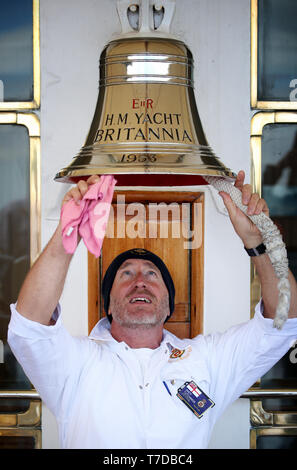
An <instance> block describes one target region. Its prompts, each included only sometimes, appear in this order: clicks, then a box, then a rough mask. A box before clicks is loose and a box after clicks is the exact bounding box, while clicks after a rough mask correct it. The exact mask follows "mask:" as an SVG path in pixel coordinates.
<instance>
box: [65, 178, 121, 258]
mask: <svg viewBox="0 0 297 470" xmlns="http://www.w3.org/2000/svg"><path fill="white" fill-rule="evenodd" d="M115 184H116V180H115V178H114V177H113V176H111V175H103V176H101V177H100V181H99V182H98V183H95V184H92V185H91V186H90V188H89V190H88V191H87V193H86V194H85V195H84V197H83V199H82V200H81V201H80V204H79V205H78V204H76V203H75V202H74V200H73V199H71V200H70V201H68V202H66V203H65V204H64V205H63V206H62V209H61V221H62V241H63V246H64V248H65V251H66V252H67V253H74V251H75V249H76V247H77V238H78V237H77V236H78V233H79V234H80V236H81V237H82V239H83V241H84V243H85V245H86V247H87V249H88V250H89V251H90V252H91V253H93V255H95V256H96V258H98V256H100V253H101V247H102V243H103V239H104V235H105V231H106V227H107V222H108V217H109V212H110V205H111V201H112V196H113V192H114V186H115Z"/></svg>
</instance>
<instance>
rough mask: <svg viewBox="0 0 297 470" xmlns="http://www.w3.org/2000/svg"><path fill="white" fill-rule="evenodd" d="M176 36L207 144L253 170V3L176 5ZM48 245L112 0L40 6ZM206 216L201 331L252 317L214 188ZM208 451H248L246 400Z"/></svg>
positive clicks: (82, 282)
mask: <svg viewBox="0 0 297 470" xmlns="http://www.w3.org/2000/svg"><path fill="white" fill-rule="evenodd" d="M176 4H177V5H176V14H175V18H174V22H173V32H174V33H175V34H176V35H178V36H179V38H180V39H182V40H183V41H184V42H186V44H187V45H188V46H189V47H190V49H191V50H192V53H193V55H194V59H195V94H196V101H197V105H198V109H199V113H200V117H201V119H202V122H203V125H204V130H205V131H206V135H207V137H208V140H209V143H210V144H211V145H212V147H213V149H214V151H215V152H216V153H217V154H218V155H219V156H220V157H221V159H222V161H223V162H224V163H225V164H226V165H227V166H229V167H230V168H232V169H233V170H234V171H236V172H237V171H238V170H240V169H244V170H245V171H246V174H247V177H248V176H249V169H250V149H249V134H250V118H251V111H250V106H249V93H250V88H249V86H250V52H249V50H250V49H249V48H250V1H249V0H240V1H238V0H177V1H176ZM40 15H41V18H40V20H41V21H40V30H41V84H42V89H41V149H42V246H44V245H45V244H46V243H47V241H48V240H49V238H50V236H51V234H52V233H53V231H54V229H55V227H56V224H57V221H58V217H59V208H60V201H61V199H62V195H63V194H64V193H65V192H66V190H67V185H63V184H60V183H56V182H54V181H53V178H54V175H55V173H56V172H57V171H58V170H60V169H61V168H62V167H63V166H65V165H66V164H68V163H70V161H71V159H72V158H73V156H74V155H75V154H76V153H77V151H78V150H79V148H80V147H81V146H82V144H83V143H84V140H85V137H86V134H87V132H88V129H89V125H90V122H91V119H92V117H93V112H94V108H95V104H96V100H97V94H98V63H99V55H100V52H101V50H102V48H103V47H104V45H105V44H106V43H107V42H108V41H109V40H110V39H111V37H112V35H113V34H114V33H119V32H120V23H119V20H118V17H117V13H116V0H71V2H70V1H69V0H40ZM200 189H202V190H203V191H205V192H206V211H205V222H206V223H205V319H204V327H205V331H204V332H205V333H209V332H212V331H223V330H225V329H226V328H227V327H229V326H231V325H233V324H236V323H239V322H242V321H245V320H248V318H249V300H250V299H249V292H250V284H249V266H250V265H249V259H248V257H247V256H246V255H245V253H244V251H243V249H242V244H241V242H240V241H239V240H238V239H237V237H236V235H235V234H234V232H233V229H232V227H231V224H230V222H229V219H228V218H227V217H226V216H225V215H223V214H222V213H221V212H218V210H217V208H218V207H219V208H220V210H222V207H223V206H222V202H221V201H220V198H219V196H217V195H216V194H215V193H214V192H211V191H210V190H209V189H208V188H206V187H205V186H204V187H201V188H200ZM61 303H62V307H63V317H64V323H65V325H66V327H67V328H68V330H69V331H70V333H71V334H74V335H81V334H87V252H86V249H85V248H84V246H83V245H81V246H80V247H79V249H78V251H77V253H76V255H75V257H74V259H73V261H72V265H71V268H70V271H69V275H68V278H67V281H66V286H65V290H64V293H63V297H62V300H61ZM43 447H44V448H58V447H59V443H58V436H57V426H56V423H55V419H54V418H53V416H52V415H51V413H50V412H49V410H47V409H46V407H45V406H44V407H43ZM210 447H211V448H248V447H249V403H248V401H247V400H243V399H241V400H238V401H237V402H236V403H235V404H234V405H232V406H231V407H230V408H229V409H228V410H227V411H226V413H225V414H224V415H223V416H222V417H221V419H220V421H219V422H218V424H217V426H216V428H215V431H214V434H213V437H212V440H211V444H210Z"/></svg>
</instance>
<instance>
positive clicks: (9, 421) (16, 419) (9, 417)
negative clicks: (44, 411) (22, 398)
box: [0, 401, 41, 429]
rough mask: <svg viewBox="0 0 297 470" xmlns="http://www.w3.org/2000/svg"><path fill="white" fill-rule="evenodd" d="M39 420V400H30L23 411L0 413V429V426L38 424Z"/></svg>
mask: <svg viewBox="0 0 297 470" xmlns="http://www.w3.org/2000/svg"><path fill="white" fill-rule="evenodd" d="M40 422H41V401H31V403H30V406H29V408H28V410H27V411H25V412H24V413H14V414H12V413H7V414H6V413H5V414H4V413H3V414H0V429H1V427H2V426H38V425H40Z"/></svg>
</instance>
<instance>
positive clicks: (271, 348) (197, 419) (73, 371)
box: [8, 172, 297, 449]
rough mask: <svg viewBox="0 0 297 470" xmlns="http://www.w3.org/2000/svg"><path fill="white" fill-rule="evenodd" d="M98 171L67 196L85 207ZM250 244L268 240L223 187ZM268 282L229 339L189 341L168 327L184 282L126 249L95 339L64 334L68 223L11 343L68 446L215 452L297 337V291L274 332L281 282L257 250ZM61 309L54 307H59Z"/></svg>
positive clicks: (30, 290) (30, 287)
mask: <svg viewBox="0 0 297 470" xmlns="http://www.w3.org/2000/svg"><path fill="white" fill-rule="evenodd" d="M96 181H98V177H97V176H92V177H91V178H89V179H88V180H87V182H84V181H80V182H79V183H78V184H77V186H76V187H74V188H72V189H71V190H70V191H69V192H68V193H67V195H66V196H65V198H64V201H63V203H65V202H67V201H68V200H70V199H71V198H73V199H74V200H75V201H76V202H77V203H79V201H80V199H81V198H82V197H83V195H84V194H85V193H86V191H87V190H88V188H89V185H90V184H93V183H95V182H96ZM235 185H236V186H237V187H238V188H239V189H240V190H241V191H242V200H243V203H244V204H245V205H247V207H248V213H249V214H258V213H260V212H261V211H262V210H263V211H264V212H265V213H266V214H268V208H267V205H266V203H265V201H264V200H263V199H260V197H259V196H258V195H257V194H252V190H251V186H250V185H246V184H244V173H243V172H239V174H238V177H237V179H236V182H235ZM221 196H222V198H223V200H224V203H225V205H226V207H227V209H228V212H229V215H230V219H231V222H232V224H233V226H234V229H235V231H236V233H237V234H238V235H239V237H240V238H241V240H242V241H243V244H244V246H245V247H246V248H248V249H251V248H255V247H257V246H258V245H259V244H261V241H262V239H261V235H260V232H259V231H258V229H257V228H256V227H255V225H254V224H253V223H252V222H251V221H250V219H248V217H246V216H245V215H244V214H243V213H242V212H241V211H240V210H239V209H238V208H236V207H235V205H234V204H233V203H232V201H231V199H230V197H229V196H228V195H227V194H225V193H221ZM253 259H254V263H255V266H256V268H257V272H258V275H259V278H260V282H261V287H262V296H263V297H262V301H261V303H260V304H259V305H258V306H257V308H256V312H255V316H254V318H253V319H252V320H250V321H249V322H247V323H245V324H241V325H238V326H235V327H233V328H230V329H229V330H227V331H226V332H225V333H224V334H212V335H208V336H202V335H199V336H197V337H196V338H194V339H191V340H190V339H186V340H181V339H178V338H177V337H175V336H174V335H172V334H171V333H169V332H168V331H166V330H165V329H163V323H164V322H165V321H166V319H167V318H168V317H169V316H170V315H171V313H172V312H173V309H174V284H173V281H172V278H171V275H170V273H169V272H168V270H167V268H166V266H165V264H164V263H163V261H162V260H161V259H160V258H159V257H157V256H156V255H154V254H153V253H150V252H147V251H142V250H137V249H136V250H131V251H128V252H124V253H122V254H121V255H119V256H118V257H117V258H116V259H115V260H114V261H113V262H112V263H111V265H110V267H109V268H108V270H107V272H106V275H105V278H104V281H103V299H104V307H105V310H106V313H107V314H108V317H107V318H105V319H102V320H100V321H99V323H98V324H97V325H96V326H95V328H94V329H93V331H92V333H91V335H90V337H89V338H73V337H71V336H70V335H69V334H68V333H67V331H66V330H65V329H64V327H63V325H62V322H61V317H60V307H59V306H58V307H57V308H56V306H57V304H58V301H59V298H60V296H61V293H62V290H63V285H64V281H65V277H66V274H67V271H68V267H69V263H70V260H71V255H69V254H67V253H65V251H64V248H63V246H62V241H61V224H59V226H58V228H57V230H56V232H55V234H54V235H53V237H52V239H51V240H50V242H49V244H48V245H47V247H46V248H45V250H44V251H43V253H42V254H41V256H40V257H39V259H38V260H37V262H36V263H35V264H34V266H33V267H32V269H31V271H30V272H29V273H28V275H27V278H26V279H25V282H24V284H23V287H22V289H21V291H20V294H19V298H18V301H17V305H16V307H15V306H12V317H11V321H10V325H9V334H8V340H9V344H10V347H11V348H12V350H13V352H14V354H15V356H16V357H17V359H18V360H19V362H20V363H21V364H22V366H23V368H24V370H25V372H26V373H27V375H28V377H29V378H30V380H31V381H32V383H33V384H34V386H35V387H36V389H37V390H38V391H39V393H40V395H41V397H42V399H43V400H44V402H45V403H46V404H47V406H48V407H49V408H50V409H51V410H52V412H53V413H54V414H55V416H56V418H57V421H58V424H59V432H60V441H61V446H62V447H63V448H163V449H164V448H165V449H166V448H205V447H207V444H208V441H209V438H210V435H211V431H212V428H213V426H214V423H215V421H216V420H217V419H218V417H219V416H220V415H221V414H222V412H223V411H224V410H225V408H226V407H227V406H228V405H229V404H230V403H232V402H233V401H234V400H236V399H237V398H238V397H239V396H240V395H241V394H242V393H243V392H244V391H246V390H247V389H248V388H249V387H250V386H251V385H252V384H253V383H254V382H255V381H256V380H257V379H258V378H259V377H260V376H261V375H263V374H264V373H265V372H266V371H267V370H269V369H270V368H271V367H272V366H273V365H274V364H275V363H276V362H277V361H278V360H279V359H280V358H281V357H282V356H283V355H284V354H285V353H286V352H287V351H288V350H289V348H290V346H291V345H292V344H293V342H294V341H295V339H296V337H297V320H296V316H297V300H296V299H297V289H296V282H295V279H294V278H293V276H292V274H291V273H290V275H289V279H290V284H291V292H292V295H291V306H290V312H289V318H290V319H289V320H288V321H287V322H286V324H285V325H284V327H283V329H282V330H280V331H279V330H276V329H275V328H273V327H272V318H273V316H274V312H275V309H276V305H277V300H278V294H277V279H276V277H275V274H274V270H273V267H272V265H271V263H270V260H269V258H268V256H267V254H266V253H263V254H261V255H259V256H257V257H254V258H253ZM53 312H54V314H53Z"/></svg>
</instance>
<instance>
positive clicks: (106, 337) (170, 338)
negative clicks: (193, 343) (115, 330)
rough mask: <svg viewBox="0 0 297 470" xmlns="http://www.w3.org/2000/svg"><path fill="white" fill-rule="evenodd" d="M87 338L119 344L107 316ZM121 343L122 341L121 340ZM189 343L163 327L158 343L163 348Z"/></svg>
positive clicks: (181, 346)
mask: <svg viewBox="0 0 297 470" xmlns="http://www.w3.org/2000/svg"><path fill="white" fill-rule="evenodd" d="M89 338H90V339H92V340H94V341H100V342H106V343H113V345H116V344H121V343H119V342H118V341H117V340H115V339H114V338H113V336H112V335H111V333H110V323H109V320H108V318H107V317H104V318H101V320H99V321H98V323H96V325H95V326H94V328H93V329H92V331H91V333H90V335H89ZM122 343H123V342H122ZM189 344H190V341H188V340H186V339H185V340H181V339H179V338H177V337H176V336H175V335H173V334H172V333H170V332H169V331H168V330H166V329H165V328H164V329H163V339H162V342H161V344H160V347H162V348H164V347H166V348H169V350H171V348H185V347H187V346H188V345H189Z"/></svg>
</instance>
